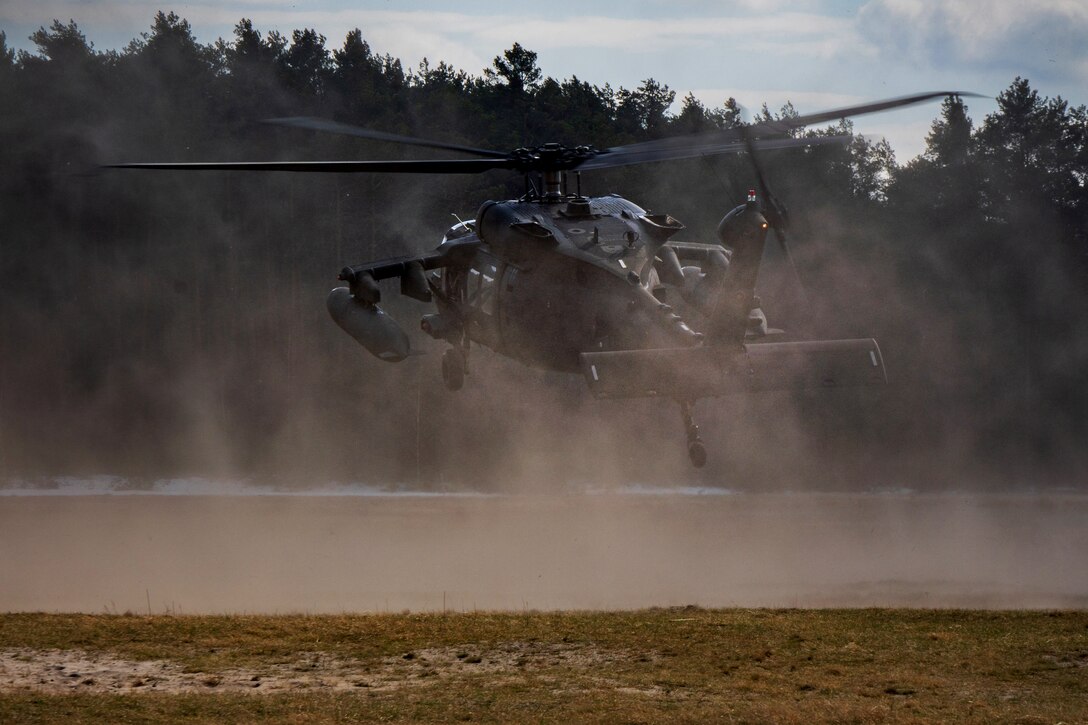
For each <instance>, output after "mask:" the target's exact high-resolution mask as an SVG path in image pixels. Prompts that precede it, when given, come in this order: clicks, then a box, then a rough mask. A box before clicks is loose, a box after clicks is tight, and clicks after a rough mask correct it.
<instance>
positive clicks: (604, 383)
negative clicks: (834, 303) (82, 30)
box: [110, 91, 965, 467]
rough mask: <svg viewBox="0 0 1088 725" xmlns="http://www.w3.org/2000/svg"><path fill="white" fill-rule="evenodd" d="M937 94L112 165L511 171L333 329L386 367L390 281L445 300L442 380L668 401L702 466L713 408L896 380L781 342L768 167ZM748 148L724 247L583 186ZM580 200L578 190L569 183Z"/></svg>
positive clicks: (335, 308) (817, 349)
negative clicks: (745, 184) (385, 298)
mask: <svg viewBox="0 0 1088 725" xmlns="http://www.w3.org/2000/svg"><path fill="white" fill-rule="evenodd" d="M948 95H965V94H961V93H960V92H958V91H938V92H930V93H920V94H916V95H911V96H904V97H899V98H893V99H888V100H883V101H877V102H873V103H868V104H863V105H856V106H850V107H845V108H838V109H834V110H829V111H823V112H819V113H812V114H807V115H799V116H796V117H793V118H784V119H781V120H773V121H763V122H760V123H755V124H752V125H746V126H741V127H738V128H731V129H726V130H719V131H713V132H710V133H703V134H698V135H689V136H681V137H673V138H666V139H661V140H655V141H647V142H643V143H635V144H630V145H626V146H618V147H612V148H604V149H597V148H593V147H590V146H578V147H574V148H571V147H567V146H562V145H560V144H555V143H547V144H544V145H542V146H538V147H535V148H519V149H516V150H514V151H511V152H502V151H495V150H490V149H480V148H473V147H469V146H463V145H458V144H452V143H444V142H441V141H434V140H427V139H420V138H415V137H409V136H401V135H397V134H390V133H384V132H380V131H374V130H370V129H365V128H360V127H357V126H352V125H348V124H343V123H339V122H335V121H330V120H326V119H318V118H302V117H296V118H281V119H269V121H268V122H269V123H274V124H279V125H282V126H289V127H295V128H300V129H307V130H311V131H318V132H325V133H337V134H347V135H351V136H358V137H362V138H367V139H374V140H381V141H387V142H395V143H400V144H405V145H414V146H422V147H426V148H432V149H442V150H445V151H456V152H461V153H465V154H468V155H471V156H475V157H476V158H471V159H432V160H387V161H293V162H279V161H263V162H198V163H136V164H113V165H110V167H111V168H128V169H133V168H135V169H170V170H212V171H215V170H218V171H224V170H226V171H292V172H317V173H329V172H333V173H346V172H369V173H425V174H463V173H478V172H483V171H488V170H491V169H508V170H510V171H514V172H517V173H520V174H523V175H524V177H525V194H524V195H523V196H522V197H520V198H518V199H511V200H506V201H486V202H484V203H483V204H482V205H481V206H480V208H479V210H478V211H477V212H476V214H475V216H474V217H473V218H472V219H469V220H466V221H458V223H457V224H455V225H453V226H452V227H450V228H449V229H448V230H447V231H446V233H445V235H444V236H443V238H442V241H441V243H440V244H439V245H438V246H437V247H436V248H435V249H434V250H433V251H430V252H426V253H423V254H416V255H405V256H400V257H395V258H391V259H383V260H380V261H372V262H366V263H364V264H359V265H355V266H349V267H345V268H343V270H342V271H341V272H340V274H339V279H340V280H341V281H342V282H344V283H345V285H344V286H340V287H337V288H335V289H333V290H332V292H331V293H330V294H329V296H328V300H327V306H328V310H329V313H330V314H331V316H332V318H333V320H335V321H336V323H337V324H338V325H339V326H340V327H341V328H343V330H344V331H345V332H347V333H348V334H349V335H350V336H351V337H353V338H354V339H355V340H356V341H357V342H359V344H361V345H362V346H363V347H364V348H366V349H367V350H368V351H369V352H370V353H372V354H373V355H374V356H375V357H377V358H378V359H380V360H383V361H386V362H399V361H401V360H404V359H405V358H407V357H408V356H409V355H410V354H411V352H412V350H411V344H410V341H409V338H408V335H407V334H406V333H405V332H404V330H403V329H402V328H401V327H400V326H399V325H398V324H397V323H396V322H395V321H394V320H393V319H392V318H391V317H390V316H389V315H388V314H387V313H386V312H385V311H384V310H382V308H381V307H380V306H379V303H380V302H381V299H382V290H381V287H380V285H379V282H380V281H381V280H385V279H391V278H398V279H399V281H400V293H401V294H402V295H407V296H408V297H411V298H414V299H417V300H420V301H423V302H433V303H434V304H435V307H436V311H435V312H433V313H430V314H425V315H423V317H422V319H421V321H420V326H421V328H422V330H423V332H425V333H426V334H428V335H429V336H431V337H432V338H435V339H436V340H441V341H445V342H447V343H449V347H448V348H447V349H446V350H445V353H444V354H443V356H442V365H441V370H442V378H443V380H444V382H445V385H446V387H447V388H448V389H449V390H451V391H456V390H459V389H460V388H461V387H462V386H463V385H464V381H465V376H466V375H467V374H468V373H469V372H470V370H471V367H470V365H469V360H470V354H469V352H470V348H471V346H472V344H473V343H475V344H479V345H484V346H486V347H489V348H491V349H492V350H494V351H495V352H497V353H499V354H501V355H505V356H508V357H510V358H513V359H515V360H518V361H520V362H522V363H525V364H528V365H531V366H536V367H540V368H545V369H550V370H556V371H562V372H568V373H580V374H582V375H583V376H584V377H585V380H586V382H587V383H588V385H589V389H590V391H591V392H592V394H593V395H594V396H595V397H597V398H629V397H641V396H660V397H665V398H671V399H673V400H675V401H676V402H677V403H678V404H679V407H680V415H681V419H682V421H683V425H684V429H685V433H686V437H687V449H688V455H689V457H690V459H691V462H692V464H693V465H694V466H696V467H702V466H703V465H705V463H706V460H707V452H706V448H705V446H704V443H703V441H702V439H701V437H700V435H699V428H698V426H697V425H696V424H695V421H694V420H693V418H692V409H693V406H694V403H695V401H696V400H698V399H699V398H704V397H715V396H721V395H726V394H731V393H739V392H751V391H766V390H776V389H796V388H805V387H812V386H818V387H839V386H852V385H878V384H882V383H884V382H886V376H885V371H884V362H883V358H882V357H881V354H880V348H879V346H878V345H877V343H876V341H875V340H873V339H859V340H822V341H802V342H767V341H766V338H773V336H774V334H775V333H777V332H780V331H779V330H774V329H771V328H769V327H768V325H767V318H766V316H765V315H764V314H763V311H762V309H761V307H760V302H759V300H758V298H757V297H756V296H755V293H754V290H755V286H756V280H757V276H758V274H759V267H760V262H761V260H762V257H763V251H764V245H765V241H766V237H767V233H768V231H769V230H771V229H773V230H774V233H775V236H776V238H777V240H778V242H779V244H780V245H781V247H782V249H783V251H784V252H785V254H786V256H787V259H788V260H789V262H790V265H791V266H792V257H790V256H789V254H790V251H789V246H788V244H787V240H786V233H785V232H786V227H787V217H786V212H785V209H784V207H783V206H782V204H781V203H780V202H779V201H778V200H777V199H776V198H775V196H774V195H773V194H772V193H771V191H770V189H769V188H768V186H767V182H766V179H765V177H764V174H763V171H762V168H761V166H760V164H759V161H758V154H759V152H762V151H767V150H772V149H786V148H797V147H804V146H812V145H815V144H820V143H842V142H844V141H845V140H846V139H848V138H849V137H836V136H821V137H809V138H795V137H791V136H789V133H790V132H791V131H793V130H795V129H799V128H802V127H804V126H809V125H812V124H816V123H823V122H826V121H833V120H837V119H842V118H847V117H850V116H856V115H860V114H866V113H874V112H877V111H884V110H889V109H893V108H899V107H903V106H907V105H911V104H915V103H921V102H923V101H928V100H931V99H935V98H941V97H944V96H948ZM739 152H745V153H747V154H748V157H749V159H750V160H751V162H752V165H753V169H754V171H755V177H756V180H757V184H758V193H757V190H756V189H752V190H751V191H750V192H749V194H748V198H747V199H746V200H745V201H744V203H742V204H740V205H738V206H736V207H735V208H733V209H732V210H730V211H729V212H728V213H726V214H725V216H724V218H722V220H721V222H720V224H719V225H718V228H717V241H716V242H709V243H704V242H689V241H677V240H673V239H672V237H673V235H675V234H676V233H677V232H679V231H680V230H682V229H684V225H683V224H682V223H680V222H679V221H677V220H676V219H674V218H673V217H672V216H669V215H668V214H652V213H649V212H647V211H646V210H645V209H642V208H641V207H639V206H638V205H637V204H635V203H633V202H631V201H628V200H627V199H624V198H622V197H621V196H618V195H616V194H612V195H608V196H598V197H589V196H584V195H583V194H582V191H581V176H580V174H581V172H582V171H592V170H595V169H605V168H612V167H618V166H627V165H632V164H642V163H647V162H655V161H666V160H673V159H689V158H697V157H702V156H711V155H718V154H729V153H739ZM571 172H573V173H574V174H575V181H576V188H575V189H573V190H572V189H571V188H570V184H569V182H570V178H569V176H570V174H571Z"/></svg>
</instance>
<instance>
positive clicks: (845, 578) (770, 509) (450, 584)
mask: <svg viewBox="0 0 1088 725" xmlns="http://www.w3.org/2000/svg"><path fill="white" fill-rule="evenodd" d="M204 486H205V487H206V488H209V489H214V487H215V486H216V483H215V482H205V483H204ZM232 490H234V491H235V492H236V493H239V492H243V491H244V488H235V489H232ZM68 493H77V494H78V493H79V487H78V486H76V487H75V488H73V489H70V490H68ZM123 493H124V492H123V491H114V492H113V495H101V494H99V495H52V496H49V495H41V492H40V491H39V492H35V493H33V495H7V496H3V497H0V547H2V548H3V551H4V552H5V556H4V557H3V559H2V560H0V611H79V612H92V613H93V612H125V611H131V612H135V613H146V612H147V611H151V612H152V613H174V614H197V613H223V612H235V613H240V612H250V613H288V612H308V613H340V612H397V611H402V610H405V609H409V610H412V611H456V612H470V611H475V610H495V609H503V610H522V609H533V610H559V609H627V608H641V607H651V606H670V605H688V604H696V605H702V606H745V607H750V606H768V607H825V606H844V607H861V606H907V607H983V608H987V607H989V608H1067V607H1076V608H1081V607H1085V606H1088V563H1086V561H1085V559H1084V556H1083V552H1084V551H1085V550H1088V531H1086V530H1085V529H1084V527H1083V525H1082V523H1083V521H1084V518H1085V515H1088V497H1085V496H1083V495H1080V494H1072V493H1070V494H1055V493H1050V494H1039V495H1030V494H1006V495H996V494H992V495H976V494H917V493H902V492H900V493H871V494H811V493H810V494H744V493H722V492H721V491H713V490H709V489H680V490H675V489H674V490H661V489H654V488H650V487H627V488H622V489H613V490H611V491H605V490H600V491H570V492H568V493H566V494H564V495H552V496H541V495H532V494H515V495H497V496H480V495H476V496H465V495H462V496H457V495H430V496H420V495H403V494H402V495H390V494H385V495H374V493H375V492H373V491H370V492H367V491H362V490H355V491H341V495H324V496H313V495H269V494H268V492H265V493H264V494H262V495H168V494H166V493H159V494H158V495H156V494H149V493H144V494H139V493H136V494H132V493H131V492H129V495H122V494H123Z"/></svg>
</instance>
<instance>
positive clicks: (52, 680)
mask: <svg viewBox="0 0 1088 725" xmlns="http://www.w3.org/2000/svg"><path fill="white" fill-rule="evenodd" d="M624 659H631V656H629V655H624V654H621V653H619V652H607V651H604V650H601V649H599V648H597V647H593V646H589V645H584V644H569V645H568V644H557V643H544V642H509V643H505V644H502V645H500V646H497V647H489V648H480V647H476V646H465V647H434V648H427V649H419V650H413V651H411V652H407V653H405V654H403V655H398V656H395V657H386V658H383V659H381V660H380V661H379V662H378V663H377V665H375V664H374V663H372V662H363V661H359V660H353V659H349V658H339V657H335V656H331V655H329V654H327V653H324V652H300V653H297V654H295V655H293V656H292V657H291V658H290V661H285V662H278V663H274V664H269V665H265V666H262V667H259V668H252V669H246V668H230V669H226V670H222V671H217V672H216V673H214V674H209V673H206V672H191V671H188V670H187V669H186V668H184V667H182V666H181V665H179V664H176V663H173V662H168V661H165V660H152V661H142V660H129V659H125V658H122V657H117V656H114V655H112V654H108V653H103V652H94V653H91V652H83V651H79V650H36V649H30V648H17V649H5V650H0V693H2V692H17V691H32V692H42V693H46V694H51V695H57V694H68V693H81V692H82V693H118V694H139V693H145V692H160V693H169V694H176V693H185V692H209V693H210V692H245V693H253V694H282V693H284V692H292V691H309V690H320V691H323V692H336V691H354V690H358V689H359V688H365V689H366V691H368V692H370V691H372V692H389V691H394V690H398V689H401V688H404V687H412V686H413V685H416V686H419V685H426V686H432V685H434V684H436V683H437V682H439V681H441V680H442V679H444V678H449V677H458V676H466V675H487V676H490V677H493V678H501V677H503V676H504V675H506V676H510V675H514V674H515V673H516V674H517V675H519V676H524V675H525V674H526V673H531V672H532V671H534V670H542V669H545V668H554V667H566V668H572V667H573V668H575V669H588V668H598V667H602V666H607V665H609V664H612V663H615V662H618V661H621V660H624ZM648 694H652V693H648Z"/></svg>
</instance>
